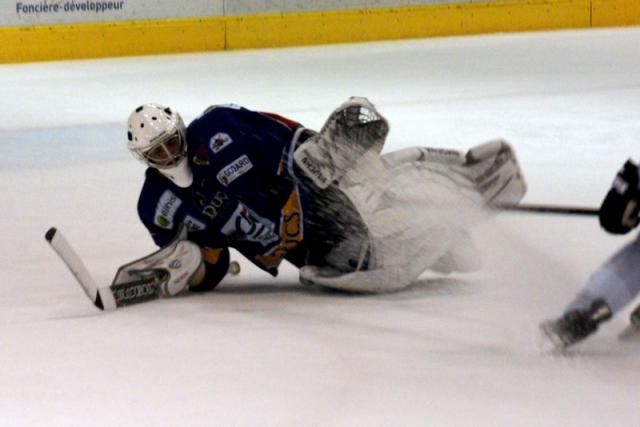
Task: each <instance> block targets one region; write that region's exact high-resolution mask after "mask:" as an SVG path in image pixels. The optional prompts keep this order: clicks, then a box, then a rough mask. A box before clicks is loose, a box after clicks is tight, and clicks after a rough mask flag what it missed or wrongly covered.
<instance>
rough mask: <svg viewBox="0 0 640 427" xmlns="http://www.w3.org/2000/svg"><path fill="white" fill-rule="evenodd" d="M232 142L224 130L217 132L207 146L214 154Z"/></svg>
mask: <svg viewBox="0 0 640 427" xmlns="http://www.w3.org/2000/svg"><path fill="white" fill-rule="evenodd" d="M232 142H233V139H231V137H230V136H229V134H227V133H224V132H218V133H216V134H215V135H213V137H212V138H211V140H210V141H209V148H211V151H213V153H214V154H217V153H219V152H220V151H222V150H224V149H225V148H226V147H227V146H228V145H230V144H231V143H232Z"/></svg>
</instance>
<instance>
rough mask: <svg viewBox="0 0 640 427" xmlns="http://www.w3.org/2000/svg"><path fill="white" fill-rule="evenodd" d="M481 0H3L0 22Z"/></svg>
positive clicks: (100, 19)
mask: <svg viewBox="0 0 640 427" xmlns="http://www.w3.org/2000/svg"><path fill="white" fill-rule="evenodd" d="M478 1H479V0H345V1H340V0H315V1H314V0H312V1H306V0H277V1H271V0H259V1H254V0H188V1H175V0H0V27H4V26H22V25H46V24H73V23H81V22H111V21H131V20H145V19H170V18H193V17H216V16H229V15H254V14H262V13H286V12H311V11H325V10H343V9H362V8H373V7H394V6H395V7H398V6H417V5H429V4H443V3H477V2H478ZM489 1H491V0H489ZM484 2H486V0H485V1H484Z"/></svg>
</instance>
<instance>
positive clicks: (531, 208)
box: [499, 204, 599, 216]
mask: <svg viewBox="0 0 640 427" xmlns="http://www.w3.org/2000/svg"><path fill="white" fill-rule="evenodd" d="M499 209H502V210H505V211H512V212H529V213H545V214H556V215H584V216H597V215H598V212H599V209H597V208H586V207H581V206H554V205H541V204H520V205H515V206H500V207H499Z"/></svg>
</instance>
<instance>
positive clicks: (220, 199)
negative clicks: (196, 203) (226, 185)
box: [200, 191, 229, 221]
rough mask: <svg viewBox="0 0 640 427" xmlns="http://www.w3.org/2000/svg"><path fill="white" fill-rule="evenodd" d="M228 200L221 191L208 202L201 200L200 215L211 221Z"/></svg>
mask: <svg viewBox="0 0 640 427" xmlns="http://www.w3.org/2000/svg"><path fill="white" fill-rule="evenodd" d="M228 200H229V196H227V195H226V194H225V193H223V192H222V191H218V192H217V193H216V194H215V195H214V196H213V198H211V199H210V200H206V199H201V200H200V205H201V206H202V215H203V216H205V217H207V218H209V219H210V220H211V221H213V220H214V219H215V218H216V217H217V216H218V214H219V213H220V210H221V209H222V207H223V206H224V204H225V203H226V202H227V201H228Z"/></svg>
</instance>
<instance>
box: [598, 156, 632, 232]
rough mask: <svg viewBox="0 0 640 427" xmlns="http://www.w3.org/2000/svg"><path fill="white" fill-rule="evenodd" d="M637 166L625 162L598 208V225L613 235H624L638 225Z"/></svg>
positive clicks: (628, 161) (629, 161) (630, 162)
mask: <svg viewBox="0 0 640 427" xmlns="http://www.w3.org/2000/svg"><path fill="white" fill-rule="evenodd" d="M638 186H639V183H638V166H637V165H635V164H634V163H633V162H632V161H631V160H627V162H626V163H625V164H624V166H623V167H622V169H621V170H620V171H619V172H618V174H617V175H616V177H615V179H614V181H613V184H612V185H611V189H610V190H609V192H608V193H607V195H606V197H605V199H604V201H603V202H602V206H601V207H600V213H599V218H600V225H601V226H602V228H604V229H605V230H607V231H608V232H609V233H613V234H624V233H627V232H629V231H631V230H632V229H633V228H635V227H636V226H637V225H638V213H639V209H640V206H639V203H640V189H639V188H638Z"/></svg>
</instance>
